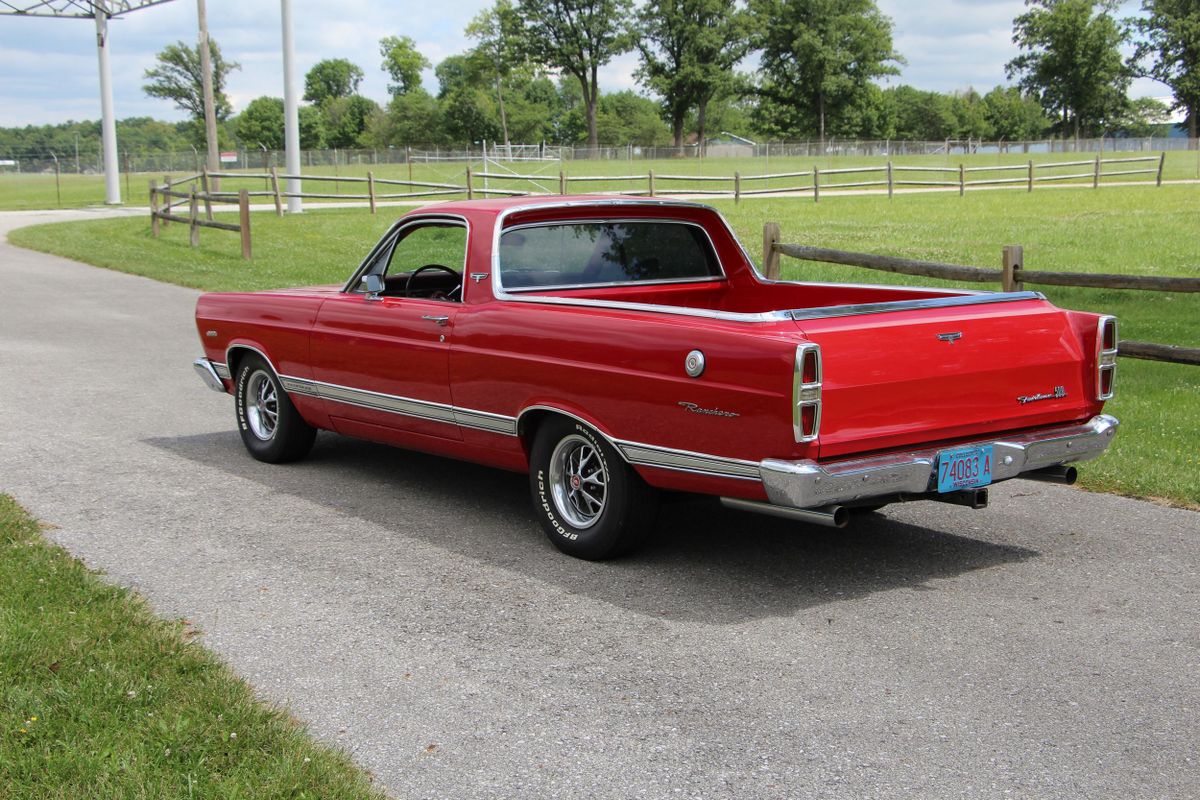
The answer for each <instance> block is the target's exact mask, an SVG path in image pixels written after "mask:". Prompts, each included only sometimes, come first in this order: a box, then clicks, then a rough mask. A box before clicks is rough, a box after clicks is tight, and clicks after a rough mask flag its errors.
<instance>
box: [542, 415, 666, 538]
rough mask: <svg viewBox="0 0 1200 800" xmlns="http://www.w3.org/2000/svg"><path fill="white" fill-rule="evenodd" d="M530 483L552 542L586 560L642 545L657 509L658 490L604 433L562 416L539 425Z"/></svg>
mask: <svg viewBox="0 0 1200 800" xmlns="http://www.w3.org/2000/svg"><path fill="white" fill-rule="evenodd" d="M529 488H530V491H531V492H532V494H533V506H534V510H535V512H536V513H537V516H538V520H539V521H540V522H541V524H542V528H543V529H544V530H545V531H546V536H547V537H549V539H550V541H551V542H552V543H553V544H554V546H555V547H557V548H558V549H559V550H561V551H563V552H564V553H566V554H567V555H570V556H575V557H576V558H584V559H587V560H589V561H601V560H603V559H606V558H615V557H617V556H620V555H624V554H625V553H628V552H629V551H631V550H633V549H634V548H635V547H637V546H638V545H639V544H641V543H642V541H643V540H644V539H645V538H646V535H647V534H648V533H649V532H650V530H651V528H652V526H653V525H654V516H655V512H656V511H657V509H658V495H657V492H655V491H654V489H652V488H651V487H649V486H647V485H646V483H645V482H644V481H643V480H642V479H641V477H640V476H639V475H638V474H637V473H636V472H634V471H633V469H632V468H631V467H630V466H629V465H628V464H626V463H625V461H624V460H623V459H622V458H621V455H620V454H619V453H617V451H616V450H615V449H613V447H612V445H610V444H609V443H608V441H607V440H605V438H604V437H603V436H600V435H599V434H598V433H596V432H595V431H594V430H592V429H591V428H589V427H588V426H587V425H584V424H583V423H581V422H576V421H575V420H573V419H567V418H565V417H554V418H552V419H549V420H546V422H544V423H543V424H542V426H541V428H539V429H538V432H537V436H536V437H535V438H534V441H533V449H532V450H531V452H530V463H529Z"/></svg>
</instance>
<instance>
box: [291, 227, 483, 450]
mask: <svg viewBox="0 0 1200 800" xmlns="http://www.w3.org/2000/svg"><path fill="white" fill-rule="evenodd" d="M466 234H467V231H466V226H465V225H464V224H462V223H460V222H456V221H451V220H446V219H438V220H425V221H422V220H417V221H414V222H412V223H410V224H409V225H405V226H403V227H401V228H400V229H399V230H398V231H396V232H394V234H393V235H394V237H395V239H394V241H393V242H392V243H391V244H390V245H388V246H385V247H382V248H380V250H379V252H378V253H377V254H376V258H375V261H374V262H373V263H372V264H371V265H369V266H368V267H367V269H366V271H365V272H364V273H363V275H364V277H365V276H366V275H376V276H378V277H379V278H381V279H382V281H383V283H384V286H385V290H384V291H382V292H379V293H375V294H372V293H369V292H367V291H365V290H364V289H363V288H362V287H361V286H352V287H348V289H347V290H346V291H343V292H341V293H340V294H338V295H336V296H334V297H331V298H329V299H328V300H326V301H325V302H324V303H323V304H322V306H321V308H320V310H319V312H318V314H317V319H316V321H315V323H314V325H313V328H312V338H311V347H312V350H311V353H312V362H313V372H314V378H315V379H316V381H317V383H318V386H317V388H318V392H319V393H320V396H321V397H322V398H323V399H324V401H325V405H326V409H327V411H328V413H329V416H330V419H331V421H332V423H333V425H334V427H335V428H336V429H337V430H338V431H339V432H340V433H345V434H348V435H352V436H363V437H367V438H379V437H380V436H383V437H384V438H386V433H387V431H389V430H390V431H404V432H409V433H416V434H422V435H425V436H435V437H439V438H443V439H461V438H462V437H461V435H460V433H459V429H458V426H457V424H456V423H455V421H454V415H453V412H452V410H451V406H450V380H449V354H450V342H451V337H452V335H453V331H454V320H455V317H456V316H457V314H458V311H459V309H460V308H461V303H460V302H459V301H460V299H461V297H462V291H463V286H462V272H463V269H464V266H465V261H466V242H467V235H466ZM434 264H436V265H439V266H440V267H441V269H438V268H430V269H426V270H422V273H421V275H422V277H423V278H430V277H432V278H435V280H436V281H437V282H439V283H445V284H446V285H447V286H450V283H449V282H451V281H453V280H454V277H453V276H452V275H451V274H450V272H451V271H453V273H457V280H458V283H457V291H446V290H438V291H432V290H430V289H428V288H426V289H423V290H420V291H418V290H417V288H416V287H415V286H412V285H409V281H408V277H409V276H410V275H411V274H412V273H413V272H414V271H415V270H417V269H418V268H420V267H423V266H426V265H434ZM438 276H441V277H440V278H439V277H438ZM419 283H421V284H422V285H424V286H428V283H429V282H428V281H419ZM416 294H422V295H425V296H412V295H416Z"/></svg>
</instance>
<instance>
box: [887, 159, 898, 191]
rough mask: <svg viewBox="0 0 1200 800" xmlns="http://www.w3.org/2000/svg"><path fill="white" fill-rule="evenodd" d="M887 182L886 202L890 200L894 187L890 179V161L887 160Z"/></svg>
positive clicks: (893, 182)
mask: <svg viewBox="0 0 1200 800" xmlns="http://www.w3.org/2000/svg"><path fill="white" fill-rule="evenodd" d="M887 181H888V200H891V199H892V190H893V187H894V186H895V185H896V184H895V181H894V180H893V179H892V160H891V159H890V158H889V159H888V162H887Z"/></svg>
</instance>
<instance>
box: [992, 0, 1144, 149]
mask: <svg viewBox="0 0 1200 800" xmlns="http://www.w3.org/2000/svg"><path fill="white" fill-rule="evenodd" d="M1026 5H1027V6H1028V7H1029V10H1028V11H1026V12H1025V13H1024V14H1021V15H1020V16H1018V17H1017V18H1016V19H1014V20H1013V42H1014V43H1015V44H1016V45H1017V46H1018V47H1020V48H1021V50H1022V51H1023V52H1022V53H1021V55H1019V56H1017V57H1016V58H1014V59H1013V60H1012V61H1010V62H1008V64H1007V65H1006V66H1005V70H1006V71H1007V73H1008V77H1010V78H1013V77H1017V78H1019V81H1020V82H1019V85H1020V87H1021V88H1022V89H1024V90H1025V91H1027V92H1030V93H1032V94H1034V95H1035V96H1037V97H1038V99H1039V100H1040V101H1041V104H1042V107H1043V108H1045V109H1046V111H1047V113H1049V114H1050V115H1051V116H1053V117H1055V118H1056V119H1058V120H1059V123H1058V128H1059V130H1060V131H1061V132H1062V133H1063V134H1064V135H1065V134H1067V133H1070V134H1071V135H1073V136H1074V137H1075V138H1076V139H1078V138H1079V136H1080V134H1081V133H1091V132H1093V131H1095V130H1097V129H1100V128H1102V126H1103V125H1104V124H1105V123H1106V122H1108V121H1111V120H1113V119H1115V118H1118V117H1120V116H1121V114H1122V112H1123V111H1124V108H1125V106H1126V105H1127V103H1128V99H1127V98H1126V96H1125V92H1126V89H1127V88H1128V87H1129V79H1130V73H1129V70H1128V69H1127V68H1126V66H1125V64H1124V63H1123V62H1122V60H1121V51H1120V47H1121V44H1122V43H1123V42H1124V41H1125V34H1124V33H1123V32H1122V30H1121V28H1120V26H1119V25H1118V24H1117V21H1116V20H1115V19H1114V18H1113V16H1112V14H1111V13H1110V12H1112V11H1113V10H1114V9H1115V8H1116V5H1117V4H1116V0H1101V2H1098V3H1097V2H1092V0H1026Z"/></svg>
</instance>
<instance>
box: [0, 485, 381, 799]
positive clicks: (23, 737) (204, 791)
mask: <svg viewBox="0 0 1200 800" xmlns="http://www.w3.org/2000/svg"><path fill="white" fill-rule="evenodd" d="M199 633H200V632H199V631H197V630H196V629H195V628H192V627H191V626H190V625H189V624H187V622H186V621H176V622H166V621H163V620H160V619H159V618H157V617H156V616H154V614H153V613H152V612H151V610H150V609H149V608H148V607H147V606H146V604H145V602H144V601H142V600H141V599H140V598H139V597H138V596H137V595H135V594H133V593H132V592H129V591H127V590H125V589H120V588H117V587H115V586H110V585H109V584H107V583H105V582H104V581H103V580H101V579H100V578H99V577H97V576H96V575H95V574H94V573H92V572H90V571H88V569H87V568H86V567H84V566H83V564H81V563H80V562H79V561H77V560H75V559H73V558H72V557H71V556H70V555H69V554H68V553H66V552H65V551H64V550H62V549H60V548H58V547H55V546H53V545H51V544H49V543H48V542H47V541H46V540H45V539H44V538H43V537H42V536H41V534H40V533H39V532H38V529H37V525H36V523H35V522H34V521H33V520H31V519H30V518H29V517H28V516H27V515H26V514H25V513H24V512H23V511H22V510H21V509H20V508H19V507H18V506H17V505H16V504H15V503H14V502H13V501H12V499H11V498H9V497H7V496H4V495H0V796H2V797H4V798H5V800H44V799H45V798H59V799H60V800H74V799H75V798H78V799H79V800H85V798H87V799H90V798H193V797H194V798H217V797H220V798H261V797H278V798H283V797H287V798H332V797H336V798H376V799H377V800H382V798H383V794H382V793H381V792H379V791H378V790H377V789H376V788H374V787H373V786H372V785H371V781H370V778H369V777H368V776H367V775H366V774H365V773H363V772H362V771H361V770H359V769H358V768H357V767H355V766H354V765H353V764H352V763H351V762H350V760H349V758H348V757H347V756H346V755H344V754H343V753H340V752H337V751H334V750H331V749H329V748H326V747H323V746H320V745H318V744H317V743H316V742H314V741H313V740H312V739H311V738H310V737H309V736H308V735H307V734H306V733H305V732H304V730H303V729H302V728H301V727H300V725H299V724H298V723H297V722H295V721H294V720H293V719H292V718H291V717H289V716H288V715H287V713H286V712H284V711H282V710H279V709H274V708H270V707H268V706H266V705H264V704H263V703H262V702H260V701H258V700H256V699H255V697H254V695H253V692H252V690H251V689H250V687H249V686H247V685H246V684H245V683H243V682H242V681H241V680H239V679H238V678H237V677H236V676H235V675H233V673H232V672H230V670H229V669H228V668H227V667H225V666H224V665H223V664H222V663H221V662H220V661H219V660H218V659H217V657H216V656H214V655H213V654H212V653H210V652H209V651H208V650H206V649H205V648H204V647H203V646H201V645H200V644H199V643H198V639H197V638H196V636H197V634H199Z"/></svg>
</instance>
